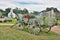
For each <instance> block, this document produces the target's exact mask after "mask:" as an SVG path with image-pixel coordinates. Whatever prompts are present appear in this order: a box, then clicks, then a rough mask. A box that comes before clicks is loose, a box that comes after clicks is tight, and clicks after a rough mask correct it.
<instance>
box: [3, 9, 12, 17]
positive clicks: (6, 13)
mask: <svg viewBox="0 0 60 40" xmlns="http://www.w3.org/2000/svg"><path fill="white" fill-rule="evenodd" d="M10 10H11V8H7V9H5V11H4V15H5V16H7V15H8V13H9V12H10Z"/></svg>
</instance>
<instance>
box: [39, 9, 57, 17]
mask: <svg viewBox="0 0 60 40" xmlns="http://www.w3.org/2000/svg"><path fill="white" fill-rule="evenodd" d="M40 16H41V17H49V18H55V16H56V15H55V12H54V10H53V9H52V10H50V11H46V10H44V11H42V12H40Z"/></svg>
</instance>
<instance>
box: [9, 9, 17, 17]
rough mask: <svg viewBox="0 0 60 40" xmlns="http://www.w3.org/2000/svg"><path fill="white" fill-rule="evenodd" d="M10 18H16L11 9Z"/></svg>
mask: <svg viewBox="0 0 60 40" xmlns="http://www.w3.org/2000/svg"><path fill="white" fill-rule="evenodd" d="M8 17H9V18H15V17H16V14H15V13H13V10H12V9H11V10H10V12H9V13H8Z"/></svg>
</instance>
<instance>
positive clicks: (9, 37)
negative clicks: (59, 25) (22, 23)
mask: <svg viewBox="0 0 60 40" xmlns="http://www.w3.org/2000/svg"><path fill="white" fill-rule="evenodd" d="M0 40H60V35H58V34H55V33H53V32H49V33H44V32H41V33H40V34H39V35H33V34H30V33H28V32H24V31H20V30H17V29H15V28H10V27H8V26H0Z"/></svg>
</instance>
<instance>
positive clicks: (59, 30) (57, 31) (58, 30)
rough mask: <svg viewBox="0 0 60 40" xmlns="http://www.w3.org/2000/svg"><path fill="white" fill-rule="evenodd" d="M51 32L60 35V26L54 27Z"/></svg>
mask: <svg viewBox="0 0 60 40" xmlns="http://www.w3.org/2000/svg"><path fill="white" fill-rule="evenodd" d="M51 31H53V32H55V33H57V34H60V27H59V26H54V27H52V29H51Z"/></svg>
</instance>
